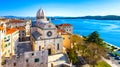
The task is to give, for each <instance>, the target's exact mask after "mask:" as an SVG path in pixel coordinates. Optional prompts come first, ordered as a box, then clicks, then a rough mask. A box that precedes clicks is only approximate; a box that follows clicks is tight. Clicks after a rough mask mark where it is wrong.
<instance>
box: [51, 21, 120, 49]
mask: <svg viewBox="0 0 120 67" xmlns="http://www.w3.org/2000/svg"><path fill="white" fill-rule="evenodd" d="M51 22H52V23H54V24H55V25H58V24H63V23H68V24H71V25H73V33H74V34H78V35H81V36H83V35H84V36H88V35H89V34H90V33H92V32H94V31H98V33H99V34H100V37H101V38H102V39H103V40H104V41H105V42H108V43H110V44H112V45H115V46H117V47H120V20H92V19H55V20H51Z"/></svg>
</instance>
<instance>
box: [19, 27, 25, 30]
mask: <svg viewBox="0 0 120 67" xmlns="http://www.w3.org/2000/svg"><path fill="white" fill-rule="evenodd" d="M17 29H18V30H25V27H17Z"/></svg>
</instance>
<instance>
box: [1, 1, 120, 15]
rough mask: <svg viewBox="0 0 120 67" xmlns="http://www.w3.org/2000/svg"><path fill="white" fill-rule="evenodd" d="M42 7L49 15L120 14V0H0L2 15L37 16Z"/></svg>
mask: <svg viewBox="0 0 120 67" xmlns="http://www.w3.org/2000/svg"><path fill="white" fill-rule="evenodd" d="M40 8H42V9H43V10H44V11H45V14H46V15H47V16H71V17H72V16H73V17H78V16H88V15H91V16H95V15H101V16H104V15H120V0H0V16H8V15H12V16H31V17H34V16H36V13H37V11H38V10H39V9H40Z"/></svg>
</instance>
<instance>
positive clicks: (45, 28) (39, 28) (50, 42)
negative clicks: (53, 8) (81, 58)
mask: <svg viewBox="0 0 120 67" xmlns="http://www.w3.org/2000/svg"><path fill="white" fill-rule="evenodd" d="M30 40H31V44H32V48H33V50H34V51H41V50H48V55H53V54H57V53H61V52H62V51H63V38H62V37H61V36H60V35H59V34H58V33H57V28H56V26H55V25H54V24H53V23H52V22H50V21H48V20H47V18H46V16H45V13H44V11H43V9H39V10H38V12H37V14H36V24H35V26H32V27H31V37H30Z"/></svg>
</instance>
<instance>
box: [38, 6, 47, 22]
mask: <svg viewBox="0 0 120 67" xmlns="http://www.w3.org/2000/svg"><path fill="white" fill-rule="evenodd" d="M36 19H44V20H46V16H45V13H44V10H43V9H42V8H41V9H39V10H38V12H37V16H36Z"/></svg>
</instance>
